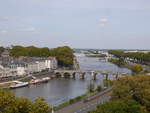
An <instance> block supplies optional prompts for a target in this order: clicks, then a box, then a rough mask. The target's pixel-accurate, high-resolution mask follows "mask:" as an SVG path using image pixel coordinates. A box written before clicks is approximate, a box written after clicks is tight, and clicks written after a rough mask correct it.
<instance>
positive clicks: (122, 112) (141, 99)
mask: <svg viewBox="0 0 150 113" xmlns="http://www.w3.org/2000/svg"><path fill="white" fill-rule="evenodd" d="M90 113H150V76H147V75H136V76H125V77H121V78H119V79H118V80H116V81H115V82H114V83H113V91H112V94H111V100H110V101H108V102H106V103H104V104H100V105H98V106H97V109H96V110H94V111H91V112H90Z"/></svg>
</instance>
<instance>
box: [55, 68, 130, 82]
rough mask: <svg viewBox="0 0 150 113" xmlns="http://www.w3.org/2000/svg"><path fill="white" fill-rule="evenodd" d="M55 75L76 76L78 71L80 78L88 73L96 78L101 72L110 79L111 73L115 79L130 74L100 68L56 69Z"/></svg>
mask: <svg viewBox="0 0 150 113" xmlns="http://www.w3.org/2000/svg"><path fill="white" fill-rule="evenodd" d="M54 73H55V75H57V76H61V77H62V78H64V77H70V78H75V75H76V73H78V74H79V75H80V79H84V78H85V75H86V73H88V74H89V75H90V77H91V79H92V80H96V75H98V74H100V75H102V76H103V77H106V79H108V76H109V75H112V76H113V77H114V78H115V79H117V78H118V77H119V75H128V74H129V73H122V72H112V71H100V70H55V72H54Z"/></svg>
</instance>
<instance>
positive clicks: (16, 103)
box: [0, 89, 50, 113]
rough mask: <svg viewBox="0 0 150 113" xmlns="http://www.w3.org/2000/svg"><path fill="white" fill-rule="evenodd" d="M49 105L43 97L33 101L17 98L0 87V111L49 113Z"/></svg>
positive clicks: (1, 112) (2, 112)
mask: <svg viewBox="0 0 150 113" xmlns="http://www.w3.org/2000/svg"><path fill="white" fill-rule="evenodd" d="M49 112H50V107H49V106H48V104H46V103H45V102H44V99H43V98H37V99H36V100H35V101H34V102H31V101H29V100H28V99H25V98H17V97H15V96H14V95H13V94H12V93H11V92H9V91H4V90H2V89H0V113H49Z"/></svg>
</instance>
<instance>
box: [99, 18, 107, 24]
mask: <svg viewBox="0 0 150 113" xmlns="http://www.w3.org/2000/svg"><path fill="white" fill-rule="evenodd" d="M99 21H100V23H102V24H105V23H108V22H109V20H108V19H107V18H101V19H99Z"/></svg>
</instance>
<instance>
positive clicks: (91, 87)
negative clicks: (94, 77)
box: [87, 82, 94, 93]
mask: <svg viewBox="0 0 150 113" xmlns="http://www.w3.org/2000/svg"><path fill="white" fill-rule="evenodd" d="M87 91H88V92H89V93H92V92H94V84H93V83H91V82H90V83H89V84H88V86H87Z"/></svg>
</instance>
